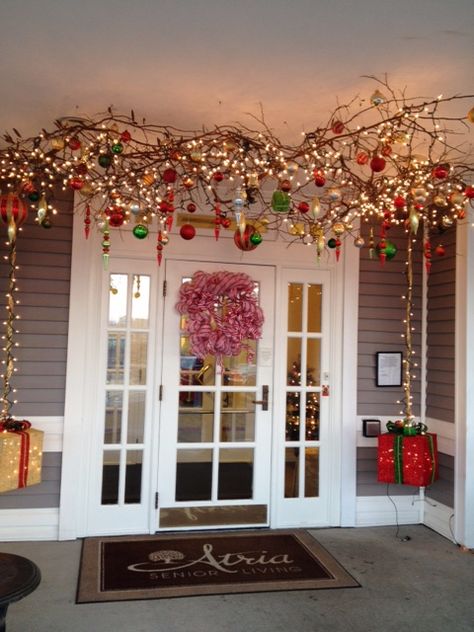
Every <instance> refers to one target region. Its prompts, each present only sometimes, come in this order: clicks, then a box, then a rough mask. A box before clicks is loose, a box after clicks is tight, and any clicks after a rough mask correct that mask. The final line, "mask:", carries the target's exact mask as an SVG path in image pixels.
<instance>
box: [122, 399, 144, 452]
mask: <svg viewBox="0 0 474 632" xmlns="http://www.w3.org/2000/svg"><path fill="white" fill-rule="evenodd" d="M145 397H146V393H145V391H131V392H130V393H129V394H128V427H127V442H128V443H143V431H144V426H145Z"/></svg>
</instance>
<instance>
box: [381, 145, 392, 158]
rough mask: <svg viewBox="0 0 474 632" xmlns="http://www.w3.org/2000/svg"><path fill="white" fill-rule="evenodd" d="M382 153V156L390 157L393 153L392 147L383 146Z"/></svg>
mask: <svg viewBox="0 0 474 632" xmlns="http://www.w3.org/2000/svg"><path fill="white" fill-rule="evenodd" d="M380 153H381V154H382V156H390V154H391V153H392V146H391V145H388V144H385V145H382V148H381V150H380Z"/></svg>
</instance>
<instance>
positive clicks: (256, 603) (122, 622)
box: [0, 525, 474, 632]
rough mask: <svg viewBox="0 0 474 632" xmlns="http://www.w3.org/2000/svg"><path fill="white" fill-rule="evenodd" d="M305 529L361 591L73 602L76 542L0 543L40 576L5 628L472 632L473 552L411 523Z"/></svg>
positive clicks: (19, 631) (59, 631)
mask: <svg viewBox="0 0 474 632" xmlns="http://www.w3.org/2000/svg"><path fill="white" fill-rule="evenodd" d="M311 533H312V534H313V535H314V536H315V537H316V538H317V539H318V540H319V541H320V542H321V543H322V544H323V545H324V546H325V547H326V548H327V549H328V550H329V551H330V552H331V553H332V554H333V555H334V556H335V557H336V558H337V559H338V560H339V562H341V563H342V564H343V565H344V566H345V568H346V569H347V570H348V571H349V572H350V573H351V574H352V575H353V576H354V577H355V578H356V579H357V580H358V581H359V582H360V583H361V584H362V587H361V588H350V589H339V590H317V591H290V592H274V593H260V594H242V595H219V596H214V597H192V598H182V599H167V600H154V601H129V602H115V603H105V604H83V605H76V604H75V603H74V601H75V591H76V581H77V574H78V568H79V558H80V552H81V542H80V541H75V542H18V543H11V542H8V543H0V550H1V551H8V552H10V553H16V554H18V555H23V556H25V557H28V558H30V559H32V560H33V561H34V562H36V563H37V564H38V566H39V567H40V569H41V572H42V575H43V580H42V582H41V584H40V586H39V588H38V589H37V590H36V591H35V592H34V593H32V594H31V595H29V596H28V597H26V598H25V599H23V600H22V601H19V602H17V603H14V604H12V605H11V606H10V608H9V611H8V615H7V632H109V631H110V632H178V631H179V632H280V631H281V632H316V631H317V632H323V631H328V632H392V631H393V632H400V631H403V632H473V630H474V556H473V555H472V552H464V551H462V550H461V549H460V548H459V547H457V546H456V545H455V544H453V543H452V542H450V541H449V540H446V539H445V538H443V537H441V536H439V535H438V534H436V533H434V532H433V531H431V530H429V529H427V528H426V527H423V526H420V525H413V526H409V527H401V529H400V534H399V537H402V536H409V538H410V540H408V541H404V542H402V541H400V539H399V537H396V528H395V527H370V528H358V529H319V530H312V531H311Z"/></svg>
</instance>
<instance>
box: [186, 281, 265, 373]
mask: <svg viewBox="0 0 474 632" xmlns="http://www.w3.org/2000/svg"><path fill="white" fill-rule="evenodd" d="M176 309H177V310H178V312H179V313H180V314H182V315H183V316H186V321H185V331H186V332H187V333H188V334H189V346H190V350H191V353H192V354H193V355H195V356H196V357H197V358H201V359H204V358H205V357H206V356H208V355H212V356H215V358H216V362H217V364H218V365H219V366H221V367H222V358H223V357H224V356H237V355H239V354H240V353H241V352H242V350H246V351H247V353H248V360H249V361H251V360H252V358H253V356H254V355H255V354H254V351H253V349H252V348H251V346H250V341H252V340H258V339H259V338H261V337H262V325H263V321H264V318H263V312H262V309H261V308H260V307H259V305H258V298H257V295H256V293H255V281H253V280H252V279H251V278H250V277H249V276H248V275H247V274H244V273H242V272H238V273H233V272H226V271H221V272H212V273H207V272H202V271H201V270H200V271H198V272H195V273H194V274H193V276H192V278H191V280H190V281H187V282H186V283H183V285H182V286H181V288H180V290H179V300H178V302H177V304H176Z"/></svg>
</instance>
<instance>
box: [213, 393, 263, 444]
mask: <svg viewBox="0 0 474 632" xmlns="http://www.w3.org/2000/svg"><path fill="white" fill-rule="evenodd" d="M254 399H255V393H238V392H229V393H222V396H221V423H220V440H221V441H254V439H255V404H253V403H252V400H254Z"/></svg>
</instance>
